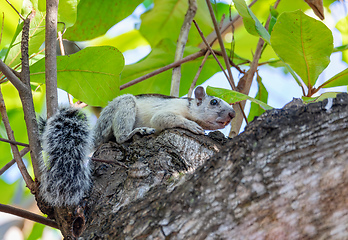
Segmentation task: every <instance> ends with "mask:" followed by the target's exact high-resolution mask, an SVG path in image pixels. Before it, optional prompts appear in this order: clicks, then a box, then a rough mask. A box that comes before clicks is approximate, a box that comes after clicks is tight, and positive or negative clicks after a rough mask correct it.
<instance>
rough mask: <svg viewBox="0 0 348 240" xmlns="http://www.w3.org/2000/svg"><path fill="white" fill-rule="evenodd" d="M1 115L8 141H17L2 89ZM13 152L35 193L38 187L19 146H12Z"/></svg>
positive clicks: (24, 177)
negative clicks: (20, 152) (24, 161)
mask: <svg viewBox="0 0 348 240" xmlns="http://www.w3.org/2000/svg"><path fill="white" fill-rule="evenodd" d="M0 113H1V117H2V121H3V123H4V126H5V129H6V133H7V137H8V139H10V140H11V141H15V137H14V135H13V131H12V129H11V126H10V122H9V120H8V116H7V112H6V106H5V102H4V98H3V96H2V92H1V88H0ZM11 150H12V153H13V156H14V158H15V159H16V162H17V165H18V168H19V171H20V172H21V174H22V176H23V179H24V181H25V183H26V184H27V186H28V188H29V189H30V191H31V192H35V189H36V185H35V183H34V181H33V179H32V178H31V177H30V175H29V173H28V171H27V168H26V167H25V165H24V163H23V161H22V157H21V155H20V154H19V150H18V147H17V145H15V144H11Z"/></svg>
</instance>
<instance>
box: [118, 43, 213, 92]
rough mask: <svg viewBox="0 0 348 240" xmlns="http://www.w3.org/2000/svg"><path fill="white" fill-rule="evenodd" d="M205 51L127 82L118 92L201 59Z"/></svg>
mask: <svg viewBox="0 0 348 240" xmlns="http://www.w3.org/2000/svg"><path fill="white" fill-rule="evenodd" d="M206 51H207V50H206V49H203V50H201V51H199V52H196V53H194V54H191V55H189V56H187V57H184V58H182V59H181V60H179V61H176V62H173V63H171V64H169V65H167V66H164V67H161V68H159V69H157V70H155V71H153V72H151V73H148V74H145V75H144V76H141V77H139V78H136V79H134V80H132V81H129V82H127V83H125V84H123V85H121V86H120V90H123V89H125V88H127V87H130V86H133V85H134V84H137V83H139V82H142V81H144V80H146V79H148V78H150V77H153V76H155V75H157V74H160V73H162V72H164V71H167V70H169V69H171V68H174V67H177V66H179V65H181V64H183V63H185V62H189V61H192V60H195V59H196V58H199V57H202V56H204V54H205V52H206Z"/></svg>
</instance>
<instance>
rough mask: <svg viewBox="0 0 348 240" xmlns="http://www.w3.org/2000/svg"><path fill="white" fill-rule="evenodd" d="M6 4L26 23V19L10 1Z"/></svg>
mask: <svg viewBox="0 0 348 240" xmlns="http://www.w3.org/2000/svg"><path fill="white" fill-rule="evenodd" d="M6 2H7V3H8V4H9V5H10V6H11V7H12V8H13V9H14V10H15V11H16V13H17V14H18V16H19V17H20V18H21V19H22V20H23V21H24V19H25V18H24V17H23V16H22V15H21V14H20V13H19V12H18V11H17V9H16V8H15V7H14V6H13V5H12V4H11V3H10V2H9V1H8V0H6Z"/></svg>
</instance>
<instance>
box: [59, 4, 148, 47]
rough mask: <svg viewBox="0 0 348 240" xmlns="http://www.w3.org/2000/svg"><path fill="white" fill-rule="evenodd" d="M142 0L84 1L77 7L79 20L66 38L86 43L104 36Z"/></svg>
mask: <svg viewBox="0 0 348 240" xmlns="http://www.w3.org/2000/svg"><path fill="white" fill-rule="evenodd" d="M141 2H142V0H133V1H129V0H119V1H94V0H83V1H80V3H79V4H78V6H77V20H76V23H75V25H74V26H73V27H71V28H69V29H67V31H66V33H65V34H64V37H65V38H66V39H68V40H72V41H84V40H89V39H93V38H96V37H99V36H101V35H104V34H105V33H106V32H107V30H109V29H110V28H111V27H112V26H113V25H115V24H116V23H118V22H119V21H121V20H123V19H124V18H126V17H128V16H129V15H130V14H132V13H133V11H134V10H135V8H136V7H137V6H138V5H139V4H140V3H141Z"/></svg>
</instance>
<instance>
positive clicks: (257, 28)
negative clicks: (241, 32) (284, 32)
mask: <svg viewBox="0 0 348 240" xmlns="http://www.w3.org/2000/svg"><path fill="white" fill-rule="evenodd" d="M233 2H234V4H235V6H236V9H237V11H238V12H239V14H240V15H241V16H242V17H243V22H244V26H245V28H246V29H247V31H248V32H249V33H250V34H252V35H259V36H260V37H262V38H263V39H264V40H265V41H266V42H267V43H269V42H270V35H269V33H268V32H267V30H266V28H264V26H262V24H261V23H260V21H259V20H258V19H257V17H256V16H255V15H254V13H253V12H252V11H251V10H250V8H249V7H248V6H247V5H246V3H245V1H244V0H233Z"/></svg>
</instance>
